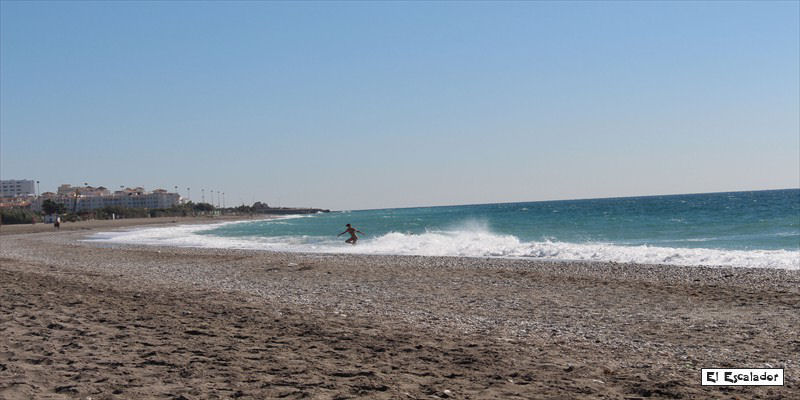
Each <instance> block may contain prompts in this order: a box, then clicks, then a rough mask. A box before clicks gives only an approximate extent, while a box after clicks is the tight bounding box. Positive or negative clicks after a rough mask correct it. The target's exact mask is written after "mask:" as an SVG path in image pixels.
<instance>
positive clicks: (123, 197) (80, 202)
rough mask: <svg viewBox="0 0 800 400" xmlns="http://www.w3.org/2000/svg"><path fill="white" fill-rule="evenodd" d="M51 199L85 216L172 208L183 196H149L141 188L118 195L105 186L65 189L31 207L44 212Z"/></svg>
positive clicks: (44, 195)
mask: <svg viewBox="0 0 800 400" xmlns="http://www.w3.org/2000/svg"><path fill="white" fill-rule="evenodd" d="M48 199H49V200H52V201H54V202H56V203H59V204H63V205H64V207H66V209H67V211H70V212H72V211H77V212H83V211H92V210H96V209H98V208H103V207H125V208H150V209H153V208H170V207H172V206H174V205H177V204H178V203H179V202H180V195H179V194H177V193H169V192H167V191H166V190H164V189H156V190H154V191H152V192H147V191H145V190H144V188H141V187H137V188H134V189H130V188H126V189H123V190H117V191H115V192H114V194H110V192H109V191H108V189H106V188H104V187H102V186H100V187H98V188H93V187H91V186H79V187H73V186H70V185H61V186H60V187H59V188H58V193H51V192H47V193H42V195H41V196H39V198H38V199H36V201H34V202H33V204H31V208H32V209H33V210H34V211H40V210H41V209H42V203H43V202H44V201H45V200H48Z"/></svg>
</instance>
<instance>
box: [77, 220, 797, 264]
mask: <svg viewBox="0 0 800 400" xmlns="http://www.w3.org/2000/svg"><path fill="white" fill-rule="evenodd" d="M224 224H230V223H224ZM220 225H221V224H215V225H182V226H175V227H162V228H140V229H134V230H130V231H116V232H103V233H98V234H95V235H93V236H92V237H91V238H89V240H90V241H95V242H105V243H123V244H141V245H161V246H179V247H200V248H230V249H251V250H275V251H292V252H318V253H354V254H391V255H422V256H463V257H508V258H525V259H546V260H589V261H615V262H624V263H627V262H630V263H642V264H672V265H688V266H697V265H719V266H734V267H752V268H779V269H791V270H797V269H800V251H790V250H718V249H701V248H672V247H653V246H621V245H616V244H610V243H566V242H558V241H550V240H548V241H541V242H525V241H520V240H519V239H518V238H517V237H515V236H512V235H502V234H495V233H491V232H489V231H488V230H486V229H485V226H483V224H481V223H475V224H469V226H463V227H459V228H461V229H458V230H448V231H431V232H426V233H423V234H407V233H399V232H392V233H387V234H385V235H382V236H378V237H375V238H369V237H367V238H364V239H362V240H361V241H359V243H358V245H357V246H350V245H347V244H344V243H342V241H340V240H339V239H336V238H331V237H325V238H323V237H316V236H281V237H260V236H251V237H222V236H214V235H208V234H200V233H199V232H201V231H206V230H209V229H212V228H217V227H219V226H220Z"/></svg>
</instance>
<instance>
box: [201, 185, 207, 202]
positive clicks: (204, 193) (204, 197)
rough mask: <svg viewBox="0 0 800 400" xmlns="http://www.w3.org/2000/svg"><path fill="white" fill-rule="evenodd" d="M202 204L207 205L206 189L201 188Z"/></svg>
mask: <svg viewBox="0 0 800 400" xmlns="http://www.w3.org/2000/svg"><path fill="white" fill-rule="evenodd" d="M200 202H201V203H205V202H206V189H205V188H200Z"/></svg>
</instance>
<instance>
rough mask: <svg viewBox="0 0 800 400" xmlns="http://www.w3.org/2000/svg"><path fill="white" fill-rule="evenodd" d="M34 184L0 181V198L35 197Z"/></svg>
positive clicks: (11, 180)
mask: <svg viewBox="0 0 800 400" xmlns="http://www.w3.org/2000/svg"><path fill="white" fill-rule="evenodd" d="M35 195H36V182H34V181H32V180H27V179H22V180H16V179H10V180H2V181H0V197H21V196H35Z"/></svg>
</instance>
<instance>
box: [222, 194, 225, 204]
mask: <svg viewBox="0 0 800 400" xmlns="http://www.w3.org/2000/svg"><path fill="white" fill-rule="evenodd" d="M222 208H225V192H222Z"/></svg>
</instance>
